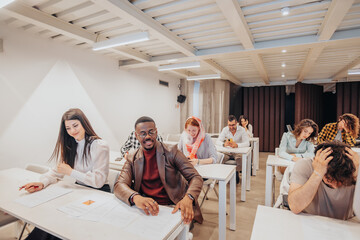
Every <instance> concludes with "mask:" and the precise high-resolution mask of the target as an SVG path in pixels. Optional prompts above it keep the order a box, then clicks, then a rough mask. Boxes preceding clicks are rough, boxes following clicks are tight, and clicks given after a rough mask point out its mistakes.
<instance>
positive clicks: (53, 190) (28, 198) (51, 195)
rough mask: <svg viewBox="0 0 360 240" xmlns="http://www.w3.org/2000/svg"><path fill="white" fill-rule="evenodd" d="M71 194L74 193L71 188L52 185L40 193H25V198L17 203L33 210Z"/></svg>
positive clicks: (17, 200) (22, 197) (20, 198)
mask: <svg viewBox="0 0 360 240" xmlns="http://www.w3.org/2000/svg"><path fill="white" fill-rule="evenodd" d="M69 192H72V190H71V189H69V188H64V187H60V186H56V185H52V186H49V187H47V188H44V189H43V190H41V191H38V192H34V193H25V195H24V196H21V197H19V198H17V199H15V202H17V203H20V204H22V205H24V206H27V207H30V208H32V207H35V206H38V205H40V204H43V203H45V202H47V201H50V200H52V199H55V198H58V197H60V196H62V195H65V194H67V193H69Z"/></svg>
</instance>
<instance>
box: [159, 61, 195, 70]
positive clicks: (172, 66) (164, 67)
mask: <svg viewBox="0 0 360 240" xmlns="http://www.w3.org/2000/svg"><path fill="white" fill-rule="evenodd" d="M198 67H200V62H184V63H175V64H167V65H161V66H159V67H158V71H169V70H175V69H186V68H198Z"/></svg>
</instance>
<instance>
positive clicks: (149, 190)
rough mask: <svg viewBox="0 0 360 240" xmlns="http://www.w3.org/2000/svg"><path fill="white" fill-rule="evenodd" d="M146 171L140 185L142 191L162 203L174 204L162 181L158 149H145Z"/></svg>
mask: <svg viewBox="0 0 360 240" xmlns="http://www.w3.org/2000/svg"><path fill="white" fill-rule="evenodd" d="M144 159H145V161H144V172H143V177H142V181H141V186H140V192H141V193H142V194H145V195H146V196H148V197H151V198H153V199H154V200H155V201H156V202H157V203H158V204H160V205H171V204H174V203H173V202H172V201H171V200H170V198H169V196H168V194H167V193H166V190H165V188H164V185H163V184H162V182H161V179H160V175H159V169H158V165H157V161H156V149H155V148H154V149H152V150H151V151H144Z"/></svg>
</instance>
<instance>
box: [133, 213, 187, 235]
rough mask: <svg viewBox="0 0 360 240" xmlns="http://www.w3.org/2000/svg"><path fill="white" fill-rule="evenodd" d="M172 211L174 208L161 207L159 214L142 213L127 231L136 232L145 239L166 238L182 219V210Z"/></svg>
mask: <svg viewBox="0 0 360 240" xmlns="http://www.w3.org/2000/svg"><path fill="white" fill-rule="evenodd" d="M172 211H173V208H170V207H161V208H160V211H159V215H157V216H151V215H150V216H147V215H145V214H142V215H141V216H140V217H138V218H137V219H136V222H133V223H131V224H129V225H128V226H127V227H126V231H129V232H131V233H135V234H136V235H139V236H140V237H141V238H143V239H149V240H150V239H154V240H158V239H164V238H165V237H166V236H167V235H168V233H169V232H171V231H172V229H174V227H175V226H176V225H177V224H178V223H179V222H180V221H181V220H180V219H181V213H180V211H178V212H176V213H174V214H172V213H171V212H172ZM139 226H141V227H139Z"/></svg>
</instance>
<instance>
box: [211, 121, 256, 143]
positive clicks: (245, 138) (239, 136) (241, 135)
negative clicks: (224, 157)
mask: <svg viewBox="0 0 360 240" xmlns="http://www.w3.org/2000/svg"><path fill="white" fill-rule="evenodd" d="M231 138H232V139H233V141H234V142H236V143H237V145H238V147H239V148H240V147H249V146H250V139H249V135H248V134H247V133H246V131H245V128H243V127H241V126H239V125H238V126H237V129H236V132H235V135H232V133H231V132H230V130H229V127H228V126H226V127H224V128H223V130H222V131H221V133H220V135H219V137H218V139H217V140H216V145H218V146H223V144H224V142H225V140H226V139H231Z"/></svg>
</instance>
